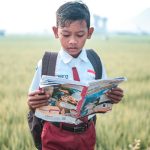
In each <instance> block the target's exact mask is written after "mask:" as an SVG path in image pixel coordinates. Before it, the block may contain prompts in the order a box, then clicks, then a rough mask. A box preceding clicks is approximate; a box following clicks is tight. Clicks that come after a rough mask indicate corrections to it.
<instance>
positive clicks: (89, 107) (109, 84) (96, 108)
mask: <svg viewBox="0 0 150 150" xmlns="http://www.w3.org/2000/svg"><path fill="white" fill-rule="evenodd" d="M126 80H127V79H126V78H125V77H118V78H113V79H107V80H94V81H92V82H89V87H88V91H87V95H86V97H85V99H84V102H83V104H82V107H81V113H80V115H81V117H84V116H87V115H90V114H93V113H106V112H108V111H110V110H111V109H112V105H113V104H112V102H111V100H110V99H109V98H108V97H107V96H106V95H105V93H106V92H107V91H108V90H111V89H112V88H114V87H116V86H118V84H120V83H122V82H123V81H126Z"/></svg>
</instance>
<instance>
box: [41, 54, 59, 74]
mask: <svg viewBox="0 0 150 150" xmlns="http://www.w3.org/2000/svg"><path fill="white" fill-rule="evenodd" d="M57 55H58V53H57V52H45V54H44V56H43V58H42V75H51V76H54V75H55V67H56V60H57Z"/></svg>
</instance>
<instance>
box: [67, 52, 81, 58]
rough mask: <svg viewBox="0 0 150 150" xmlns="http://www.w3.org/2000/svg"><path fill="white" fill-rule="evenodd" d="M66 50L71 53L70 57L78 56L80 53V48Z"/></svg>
mask: <svg viewBox="0 0 150 150" xmlns="http://www.w3.org/2000/svg"><path fill="white" fill-rule="evenodd" d="M67 52H68V54H69V55H71V56H72V57H78V56H79V54H80V53H81V50H75V51H72V50H68V51H67Z"/></svg>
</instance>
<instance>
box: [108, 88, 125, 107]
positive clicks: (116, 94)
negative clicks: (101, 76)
mask: <svg viewBox="0 0 150 150" xmlns="http://www.w3.org/2000/svg"><path fill="white" fill-rule="evenodd" d="M106 95H107V96H108V97H109V98H110V99H111V100H112V102H113V103H115V104H116V103H118V102H120V101H121V100H122V98H123V96H124V95H123V90H122V89H121V88H119V87H116V88H113V89H112V90H110V91H108V92H107V93H106Z"/></svg>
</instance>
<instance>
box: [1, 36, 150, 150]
mask: <svg viewBox="0 0 150 150" xmlns="http://www.w3.org/2000/svg"><path fill="white" fill-rule="evenodd" d="M86 47H88V48H93V49H95V50H96V51H97V53H98V54H99V55H100V56H101V59H102V60H103V62H104V65H105V67H106V68H107V73H108V76H109V77H115V76H126V77H127V78H128V81H127V82H126V83H123V84H122V85H121V87H122V88H123V89H124V94H125V96H124V98H123V101H122V102H121V103H119V104H118V105H114V106H113V110H112V111H111V112H109V113H106V114H103V115H98V120H97V125H96V130H97V145H96V149H97V150H131V149H132V150H135V149H139V150H148V149H150V136H149V133H150V126H149V124H150V117H149V109H150V101H149V99H150V92H149V91H150V86H149V85H150V71H149V68H150V37H149V36H111V37H110V38H109V40H103V39H102V38H100V37H98V36H97V37H94V38H93V39H91V40H88V41H87V43H86ZM59 48H60V44H59V43H58V41H56V40H55V39H53V38H51V37H49V36H6V37H0V70H1V75H0V89H1V91H0V103H1V105H0V149H2V150H34V149H35V148H34V145H33V141H32V137H31V135H30V132H29V129H28V124H27V112H28V107H27V103H26V101H27V93H28V88H29V85H30V83H31V80H32V77H33V74H34V70H35V66H36V64H37V61H38V60H39V59H40V58H41V56H42V55H43V53H44V51H45V50H58V49H59ZM138 140H140V142H139V141H138ZM138 143H139V146H137V144H138ZM136 146H137V147H136Z"/></svg>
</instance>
